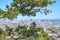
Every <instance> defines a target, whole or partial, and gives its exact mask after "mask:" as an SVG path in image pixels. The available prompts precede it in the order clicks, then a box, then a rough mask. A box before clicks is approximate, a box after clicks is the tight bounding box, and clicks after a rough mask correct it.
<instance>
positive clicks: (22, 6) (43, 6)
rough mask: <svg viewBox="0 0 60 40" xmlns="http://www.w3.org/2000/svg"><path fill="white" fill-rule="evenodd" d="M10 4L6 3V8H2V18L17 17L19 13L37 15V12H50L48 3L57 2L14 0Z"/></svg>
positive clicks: (0, 14) (0, 12)
mask: <svg viewBox="0 0 60 40" xmlns="http://www.w3.org/2000/svg"><path fill="white" fill-rule="evenodd" d="M12 1H13V2H11V3H10V5H6V10H2V9H0V18H9V19H13V18H16V17H17V15H18V14H22V15H23V16H25V15H27V16H36V12H40V13H45V14H46V15H47V14H48V13H50V12H51V11H49V10H48V9H47V6H48V5H52V4H53V3H55V1H54V0H18V1H17V0H12Z"/></svg>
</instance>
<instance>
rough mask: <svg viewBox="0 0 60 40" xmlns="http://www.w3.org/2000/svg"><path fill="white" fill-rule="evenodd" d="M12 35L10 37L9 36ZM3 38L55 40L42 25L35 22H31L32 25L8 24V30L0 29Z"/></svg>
mask: <svg viewBox="0 0 60 40" xmlns="http://www.w3.org/2000/svg"><path fill="white" fill-rule="evenodd" d="M9 37H10V38H9ZM0 39H1V40H5V39H7V40H18V39H19V40H24V39H25V40H54V39H53V38H51V37H49V36H48V34H47V32H46V31H44V29H43V28H42V27H37V26H36V24H35V22H33V23H31V24H30V26H26V25H24V26H21V25H19V26H18V27H16V28H15V29H14V28H10V27H8V26H6V30H5V31H4V30H2V29H0Z"/></svg>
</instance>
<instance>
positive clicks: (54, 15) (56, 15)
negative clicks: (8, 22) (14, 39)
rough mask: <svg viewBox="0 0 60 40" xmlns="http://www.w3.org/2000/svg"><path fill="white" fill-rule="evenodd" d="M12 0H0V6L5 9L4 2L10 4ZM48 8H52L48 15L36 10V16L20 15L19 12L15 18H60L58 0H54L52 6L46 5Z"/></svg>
mask: <svg viewBox="0 0 60 40" xmlns="http://www.w3.org/2000/svg"><path fill="white" fill-rule="evenodd" d="M11 2H12V0H0V8H2V9H5V6H6V4H10V3H11ZM47 8H48V9H50V10H52V13H50V14H48V15H44V14H41V13H39V12H37V14H36V16H35V17H33V16H30V17H28V16H22V15H21V14H20V15H18V16H17V20H21V19H22V20H26V19H60V0H56V3H55V4H53V5H52V6H48V7H47Z"/></svg>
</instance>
